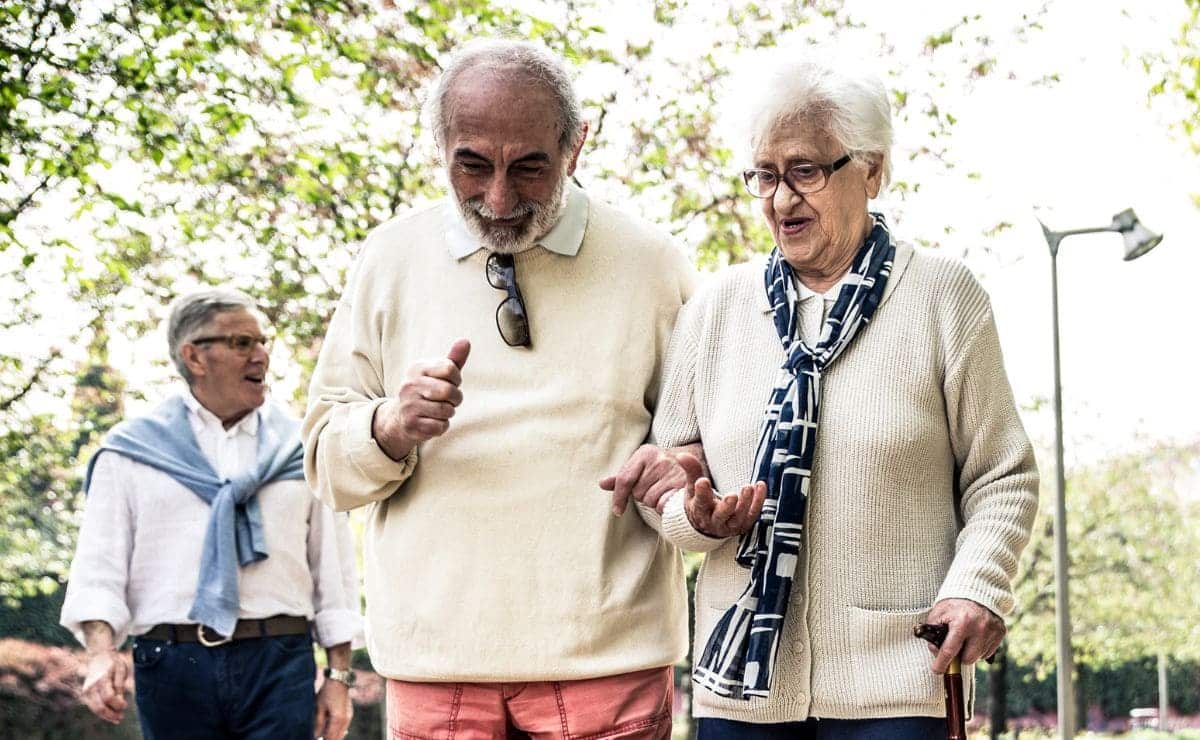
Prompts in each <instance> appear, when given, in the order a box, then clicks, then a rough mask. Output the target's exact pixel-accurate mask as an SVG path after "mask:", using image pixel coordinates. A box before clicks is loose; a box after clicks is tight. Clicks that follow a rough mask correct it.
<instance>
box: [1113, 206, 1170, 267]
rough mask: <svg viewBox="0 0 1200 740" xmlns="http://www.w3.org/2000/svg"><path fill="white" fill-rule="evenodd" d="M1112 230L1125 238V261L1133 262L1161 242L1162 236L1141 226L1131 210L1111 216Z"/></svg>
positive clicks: (1127, 209)
mask: <svg viewBox="0 0 1200 740" xmlns="http://www.w3.org/2000/svg"><path fill="white" fill-rule="evenodd" d="M1111 228H1112V230H1113V231H1117V232H1120V234H1121V236H1122V237H1124V238H1125V261H1126V262H1128V261H1129V260H1135V259H1137V258H1138V257H1141V256H1142V255H1143V254H1145V253H1146V252H1149V251H1150V250H1151V249H1154V247H1156V246H1158V243H1159V242H1161V241H1162V234H1155V233H1154V232H1153V231H1151V230H1150V229H1147V228H1146V227H1145V226H1143V225H1142V222H1141V221H1139V220H1138V217H1137V214H1135V213H1134V212H1133V209H1132V208H1126V209H1125V210H1123V211H1121V212H1120V213H1118V214H1117V215H1115V216H1113V221H1112V227H1111Z"/></svg>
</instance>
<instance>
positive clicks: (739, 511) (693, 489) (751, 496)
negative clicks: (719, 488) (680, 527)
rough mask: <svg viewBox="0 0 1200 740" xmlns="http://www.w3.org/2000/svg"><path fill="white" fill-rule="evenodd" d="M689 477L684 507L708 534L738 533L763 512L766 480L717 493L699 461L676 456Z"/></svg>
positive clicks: (732, 535) (685, 489)
mask: <svg viewBox="0 0 1200 740" xmlns="http://www.w3.org/2000/svg"><path fill="white" fill-rule="evenodd" d="M676 461H677V462H678V464H679V466H680V467H681V468H683V471H684V475H685V476H686V477H687V485H686V486H685V488H684V496H685V498H684V500H683V510H684V512H685V513H686V514H687V518H688V521H690V522H691V523H692V526H693V527H695V528H696V530H697V531H699V532H702V533H703V534H706V535H708V536H709V537H719V538H725V537H736V536H738V535H740V534H742V533H743V532H745V531H747V530H748V529H750V527H751V526H753V525H754V522H756V521H758V515H759V514H761V513H762V507H763V502H764V501H765V500H766V498H767V484H766V483H763V482H762V481H759V482H757V483H754V484H751V485H746V486H742V490H740V491H738V492H737V493H730V494H726V495H724V496H720V495H718V494H717V493H716V492H715V491H714V490H713V487H712V481H710V480H709V479H708V478H706V477H704V469H703V467H701V465H700V461H699V460H697V459H696V458H695V457H693V456H691V455H688V454H681V455H677V456H676Z"/></svg>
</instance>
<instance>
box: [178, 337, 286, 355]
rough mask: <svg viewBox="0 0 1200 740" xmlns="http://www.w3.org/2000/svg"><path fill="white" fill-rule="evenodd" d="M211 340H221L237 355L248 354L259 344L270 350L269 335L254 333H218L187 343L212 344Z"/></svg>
mask: <svg viewBox="0 0 1200 740" xmlns="http://www.w3.org/2000/svg"><path fill="white" fill-rule="evenodd" d="M213 342H221V343H223V344H224V345H225V346H226V347H228V348H229V349H231V350H233V351H234V352H237V353H238V354H239V355H249V354H250V353H251V352H253V351H254V347H255V346H256V345H259V344H261V345H262V346H263V349H265V350H267V351H268V352H270V351H271V339H270V337H264V336H262V335H261V334H259V335H257V336H256V335H254V334H219V335H217V336H212V337H199V338H198V339H192V340H190V341H189V342H188V344H212V343H213Z"/></svg>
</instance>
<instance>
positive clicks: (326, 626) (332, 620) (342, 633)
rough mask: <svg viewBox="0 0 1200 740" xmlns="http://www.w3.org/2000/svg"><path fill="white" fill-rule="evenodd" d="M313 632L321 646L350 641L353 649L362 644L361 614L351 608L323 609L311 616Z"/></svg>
mask: <svg viewBox="0 0 1200 740" xmlns="http://www.w3.org/2000/svg"><path fill="white" fill-rule="evenodd" d="M313 632H314V633H315V634H314V637H316V639H317V644H318V645H320V646H321V647H323V648H328V647H333V646H334V645H341V644H342V643H343V642H348V643H350V647H351V648H353V649H357V648H360V647H362V646H363V645H364V641H363V623H362V615H361V614H359V613H358V612H356V611H354V610H353V609H325V610H323V611H321V612H319V613H318V614H317V615H316V616H314V617H313Z"/></svg>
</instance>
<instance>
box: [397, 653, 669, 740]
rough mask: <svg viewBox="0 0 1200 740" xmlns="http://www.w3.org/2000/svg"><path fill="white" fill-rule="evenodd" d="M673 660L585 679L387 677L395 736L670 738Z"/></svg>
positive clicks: (411, 739)
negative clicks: (433, 679) (456, 680)
mask: <svg viewBox="0 0 1200 740" xmlns="http://www.w3.org/2000/svg"><path fill="white" fill-rule="evenodd" d="M672 700H673V681H672V669H671V667H670V666H664V667H662V668H651V669H648V670H644V671H635V672H633V673H623V674H620V675H616V676H605V677H603V678H590V679H583V680H579V681H531V682H525V683H415V682H409V681H395V680H391V679H389V680H388V682H387V722H388V737H390V738H392V740H492V739H493V738H494V739H497V740H501V739H503V738H524V737H528V738H532V740H551V739H554V740H559V739H562V740H568V739H569V740H593V739H595V740H600V738H621V739H622V740H625V739H627V738H628V739H629V740H643V739H644V740H666V738H670V737H671V710H672Z"/></svg>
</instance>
